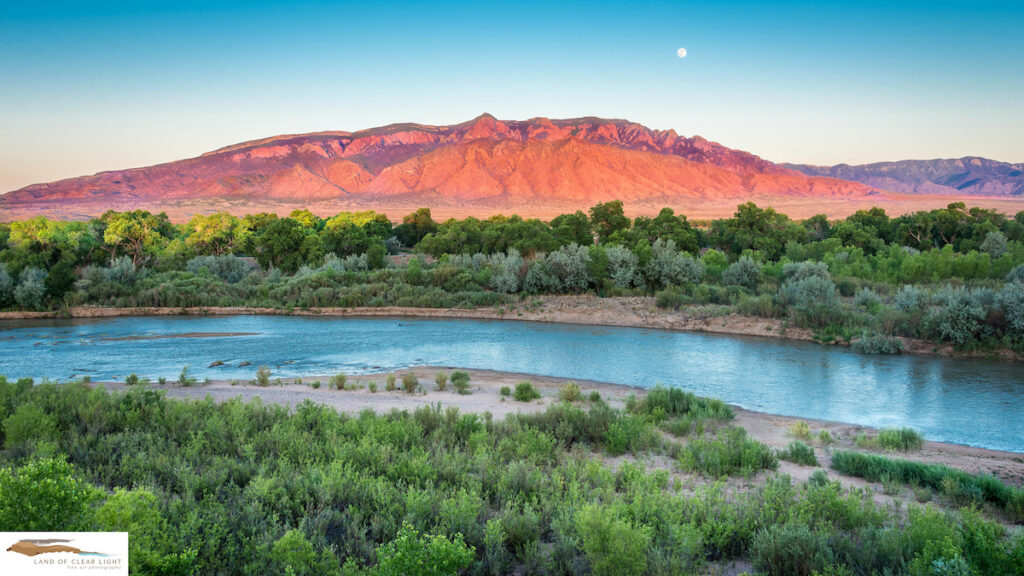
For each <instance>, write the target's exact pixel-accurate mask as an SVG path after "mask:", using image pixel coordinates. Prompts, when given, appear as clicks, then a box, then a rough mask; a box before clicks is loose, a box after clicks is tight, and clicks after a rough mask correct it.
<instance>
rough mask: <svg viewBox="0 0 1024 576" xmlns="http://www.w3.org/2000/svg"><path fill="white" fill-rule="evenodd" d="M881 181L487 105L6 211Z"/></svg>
mask: <svg viewBox="0 0 1024 576" xmlns="http://www.w3.org/2000/svg"><path fill="white" fill-rule="evenodd" d="M869 192H871V189H870V188H869V187H867V186H863V185H860V184H853V183H849V182H842V181H839V180H832V179H822V178H809V177H807V176H804V175H802V174H799V173H797V172H794V171H791V170H787V169H784V168H781V167H779V166H777V165H775V164H772V163H771V162H768V161H766V160H763V159H761V158H758V157H757V156H754V155H753V154H749V153H747V152H743V151H739V150H733V149H730V148H727V147H725V146H722V145H720V144H717V143H714V142H709V141H707V140H705V139H703V138H700V137H694V138H686V137H683V136H679V135H678V134H677V133H676V132H675V131H674V130H667V131H660V130H651V129H649V128H647V127H645V126H643V125H640V124H637V123H635V122H630V121H627V120H609V119H604V118H596V117H583V118H571V119H551V118H544V117H536V118H531V119H529V120H499V119H498V118H495V117H494V116H493V115H491V114H487V113H484V114H481V115H480V116H477V117H476V118H473V119H472V120H469V121H467V122H464V123H461V124H455V125H450V126H430V125H423V124H414V123H403V124H391V125H387V126H381V127H378V128H370V129H366V130H360V131H357V132H344V131H332V132H317V133H312V134H292V135H283V136H274V137H270V138H264V139H260V140H253V141H250V142H245V143H241V144H236V145H233V146H227V147H224V148H221V149H219V150H216V151H214V152H211V153H207V154H204V155H202V156H199V157H197V158H191V159H188V160H181V161H178V162H171V163H168V164H160V165H157V166H150V167H148V168H138V169H132V170H116V171H111V172H104V173H100V174H96V175H93V176H85V177H81V178H72V179H69V180H63V181H60V182H54V183H50V184H37V185H33V186H28V187H26V188H23V189H21V190H18V191H15V192H12V193H10V194H7V195H5V196H2V197H0V208H6V209H8V210H9V209H11V207H12V206H19V207H23V208H25V210H31V207H32V206H40V205H46V206H60V207H61V208H64V209H73V210H74V211H75V212H76V213H79V214H84V213H89V212H95V213H101V212H103V211H106V210H107V209H110V208H114V207H117V208H118V209H127V208H136V207H143V208H146V209H151V210H158V209H164V207H167V206H181V205H189V206H203V205H207V206H210V205H216V206H225V205H228V206H234V207H236V208H235V209H237V210H240V211H245V210H247V209H246V208H243V207H240V206H243V205H244V204H245V203H259V202H274V203H287V202H293V203H295V204H306V203H309V202H311V201H316V202H334V203H341V202H343V203H345V205H346V206H350V205H351V206H353V207H358V208H359V209H366V208H374V209H378V210H386V209H387V208H388V206H395V205H401V206H428V205H429V206H431V207H438V208H443V207H453V206H462V207H466V208H467V209H468V208H469V207H477V208H484V209H485V211H486V210H488V209H500V210H503V211H504V210H512V211H515V210H517V209H521V208H522V207H524V206H529V207H531V208H532V209H535V210H536V209H541V208H543V209H544V210H547V209H548V208H545V207H555V206H559V207H565V208H571V209H573V210H575V209H578V208H580V207H581V206H588V205H592V204H594V203H596V202H603V201H607V200H612V199H621V200H623V201H624V202H627V203H629V204H630V205H636V206H643V205H651V206H657V207H661V206H664V205H672V204H675V205H677V206H678V205H679V203H680V202H683V201H684V200H685V201H691V202H692V201H695V200H696V199H714V198H717V199H733V198H735V199H738V200H742V199H746V198H749V197H750V196H751V195H757V196H759V197H764V196H772V195H776V196H780V197H787V196H794V195H795V196H811V195H822V196H830V197H831V196H850V195H854V196H856V195H861V196H864V195H867V194H868V193H869ZM182 203H184V204H182ZM70 207H73V208H70ZM198 209H201V208H193V210H198ZM551 209H554V208H551ZM22 213H24V210H22Z"/></svg>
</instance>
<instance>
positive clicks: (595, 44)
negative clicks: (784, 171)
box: [0, 0, 1024, 191]
mask: <svg viewBox="0 0 1024 576" xmlns="http://www.w3.org/2000/svg"><path fill="white" fill-rule="evenodd" d="M557 4H558V5H557V6H551V5H548V3H547V2H514V3H513V2H450V3H444V4H428V3H413V2H386V1H380V2H332V3H325V2H297V3H296V2H292V3H284V2H262V3H260V2H217V1H213V0H211V1H208V2H192V1H182V2H173V3H171V2H160V1H150V2H141V1H140V2H88V3H85V2H66V3H62V2H49V3H39V2H14V3H12V2H9V1H8V2H5V3H3V4H2V5H0V78H2V79H3V81H2V84H0V158H2V161H0V191H7V190H12V189H15V188H19V187H21V186H24V185H27V184H30V183H34V182H42V181H49V180H54V179H58V178H64V177H71V176H77V175H81V174H86V173H93V172H97V171H100V170H107V169H117V168H125V167H131V166H142V165H148V164H154V163H159V162H164V161H170V160H175V159H179V158H185V157H190V156H195V155H197V154H200V153H202V152H205V151H209V150H212V149H215V148H218V147H221V146H225V145H228V144H233V143H236V142H240V141H243V140H248V139H254V138H260V137H264V136H268V135H272V134H281V133H297V132H308V131H318V130H356V129H361V128H369V127H373V126H378V125H382V124H389V123H393V122H403V121H415V122H421V123H432V124H447V123H453V122H461V121H464V120H467V119H469V118H472V117H475V116H477V115H479V114H480V113H482V112H485V111H486V112H490V113H491V114H494V115H495V116H497V117H498V118H502V119H525V118H530V117H534V116H547V117H553V118H562V117H574V116H585V115H594V116H604V117H615V118H627V119H630V120H633V121H636V122H640V123H642V124H645V125H647V126H650V127H652V128H661V129H668V128H674V129H675V130H676V131H678V132H679V133H681V134H684V135H687V136H691V135H694V134H700V135H702V136H704V137H706V138H709V139H711V140H715V141H718V142H721V143H723V144H725V145H727V146H731V147H735V148H740V149H744V150H749V151H751V152H753V153H755V154H758V155H760V156H763V157H765V158H768V159H769V160H773V161H777V162H786V161H789V162H808V163H817V164H833V163H839V162H848V163H862V162H871V161H882V160H899V159H905V158H934V157H959V156H965V155H981V156H987V157H991V158H995V159H997V160H1004V161H1012V162H1022V161H1024V112H1022V109H1024V106H1022V103H1024V34H1022V33H1021V32H1020V31H1021V30H1024V2H1020V1H1014V2H1007V1H1002V2H989V1H984V0H982V1H974V2H971V1H966V2H956V3H954V2H946V1H942V0H939V1H929V2H925V1H907V2H872V1H863V2H844V1H839V2H827V3H826V2H823V3H816V2H796V1H791V2H685V1H674V2H644V1H635V2H619V3H605V2H599V1H591V2H580V3H575V2H567V3H563V2H560V3H557ZM679 47H685V48H687V50H688V51H689V54H688V56H687V57H686V58H685V59H680V58H678V57H677V56H676V50H677V49H678V48H679Z"/></svg>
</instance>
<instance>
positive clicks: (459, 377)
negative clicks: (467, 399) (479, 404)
mask: <svg viewBox="0 0 1024 576" xmlns="http://www.w3.org/2000/svg"><path fill="white" fill-rule="evenodd" d="M450 380H451V381H452V387H453V388H455V391H456V392H458V393H459V394H468V393H469V372H466V371H465V370H455V371H453V372H452V375H451V378H450Z"/></svg>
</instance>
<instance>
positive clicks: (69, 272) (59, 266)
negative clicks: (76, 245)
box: [43, 258, 75, 300]
mask: <svg viewBox="0 0 1024 576" xmlns="http://www.w3.org/2000/svg"><path fill="white" fill-rule="evenodd" d="M43 284H44V286H45V287H46V293H47V294H48V295H49V296H50V298H52V299H53V300H60V299H62V298H63V297H64V294H66V293H67V292H68V291H70V290H71V289H72V288H74V286H75V270H74V267H73V266H72V264H71V262H70V261H68V260H67V259H63V258H62V259H61V260H60V261H59V262H57V263H56V264H54V265H53V266H52V267H50V272H49V273H48V274H47V275H46V279H45V280H44V282H43Z"/></svg>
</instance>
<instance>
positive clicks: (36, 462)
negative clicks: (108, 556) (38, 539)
mask: <svg viewBox="0 0 1024 576" xmlns="http://www.w3.org/2000/svg"><path fill="white" fill-rule="evenodd" d="M97 496H98V491H97V490H96V489H95V488H93V487H92V486H90V485H89V484H88V483H87V482H85V481H84V480H82V479H80V478H78V476H77V475H76V474H75V470H74V468H73V467H72V466H71V464H68V463H67V462H65V461H63V460H59V459H55V458H43V459H33V460H29V461H28V462H27V463H26V464H24V465H23V466H20V467H18V468H13V469H12V468H0V526H3V527H4V530H8V531H12V532H60V531H73V530H83V529H88V528H90V527H91V526H92V521H93V510H92V508H91V507H90V504H91V503H92V502H93V501H94V500H95V499H96V498H97Z"/></svg>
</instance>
